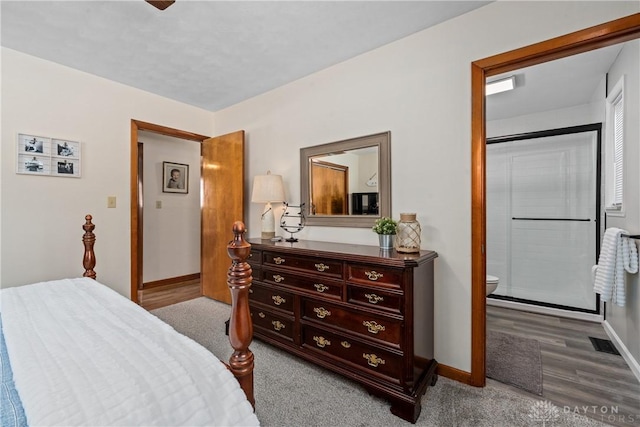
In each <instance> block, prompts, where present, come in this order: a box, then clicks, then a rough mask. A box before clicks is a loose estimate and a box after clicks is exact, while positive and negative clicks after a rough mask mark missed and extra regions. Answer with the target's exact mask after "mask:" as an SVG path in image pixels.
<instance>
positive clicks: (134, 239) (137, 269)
mask: <svg viewBox="0 0 640 427" xmlns="http://www.w3.org/2000/svg"><path fill="white" fill-rule="evenodd" d="M140 131H147V132H153V133H157V134H160V135H165V136H171V137H174V138H179V139H186V140H189V141H196V142H199V143H202V141H204V140H205V139H208V138H209V137H208V136H204V135H199V134H197V133H192V132H187V131H183V130H179V129H174V128H170V127H167V126H162V125H157V124H153V123H148V122H143V121H140V120H135V119H131V202H130V208H131V288H130V289H131V290H130V292H131V301H133V302H135V303H139V295H138V292H139V290H140V289H142V281H143V280H142V271H143V270H142V254H143V246H144V245H143V241H144V240H143V232H142V227H143V222H142V221H143V212H144V204H143V198H142V195H143V188H142V184H143V182H142V170H141V169H142V168H141V167H140V165H139V162H138V155H139V153H138V132H140ZM201 167H202V165H201Z"/></svg>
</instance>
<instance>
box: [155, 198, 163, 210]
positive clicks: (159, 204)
mask: <svg viewBox="0 0 640 427" xmlns="http://www.w3.org/2000/svg"><path fill="white" fill-rule="evenodd" d="M156 209H162V200H156Z"/></svg>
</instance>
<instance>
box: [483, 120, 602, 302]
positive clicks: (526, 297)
mask: <svg viewBox="0 0 640 427" xmlns="http://www.w3.org/2000/svg"><path fill="white" fill-rule="evenodd" d="M600 137H601V124H594V125H584V126H576V127H570V128H563V129H553V130H547V131H542V132H532V133H526V134H519V135H510V136H505V137H497V138H490V139H488V140H487V154H486V159H487V168H486V171H487V180H486V182H487V274H490V275H493V276H497V277H498V278H499V280H500V284H499V286H498V288H497V290H496V291H495V292H494V293H493V294H492V295H490V298H497V299H503V300H510V301H516V302H524V303H528V304H535V305H542V306H548V307H554V308H562V309H569V310H575V311H583V312H588V313H599V295H597V294H595V293H594V292H593V285H592V279H591V277H592V273H591V269H592V266H593V265H594V264H596V263H597V256H598V252H599V241H600V239H599V235H600V231H601V230H600V155H599V153H600Z"/></svg>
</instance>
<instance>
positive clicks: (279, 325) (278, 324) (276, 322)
mask: <svg viewBox="0 0 640 427" xmlns="http://www.w3.org/2000/svg"><path fill="white" fill-rule="evenodd" d="M271 324H272V325H273V329H275V330H276V331H279V330H280V329H284V323H282V322H280V321H279V320H274V321H273V322H271Z"/></svg>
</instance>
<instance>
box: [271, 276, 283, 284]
mask: <svg viewBox="0 0 640 427" xmlns="http://www.w3.org/2000/svg"><path fill="white" fill-rule="evenodd" d="M273 280H274V282H276V283H280V282H282V281H283V280H284V277H282V276H281V275H279V274H274V275H273Z"/></svg>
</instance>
